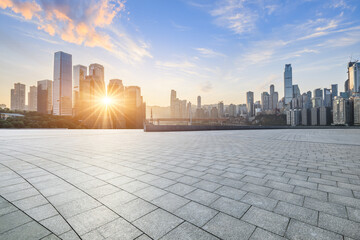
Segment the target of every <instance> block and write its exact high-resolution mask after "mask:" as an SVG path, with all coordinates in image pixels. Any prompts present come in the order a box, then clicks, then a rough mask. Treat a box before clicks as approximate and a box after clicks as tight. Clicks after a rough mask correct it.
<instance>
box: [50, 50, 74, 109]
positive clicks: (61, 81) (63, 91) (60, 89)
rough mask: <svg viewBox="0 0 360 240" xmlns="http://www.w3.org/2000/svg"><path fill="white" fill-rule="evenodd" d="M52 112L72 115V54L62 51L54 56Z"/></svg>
mask: <svg viewBox="0 0 360 240" xmlns="http://www.w3.org/2000/svg"><path fill="white" fill-rule="evenodd" d="M53 114H54V115H60V116H71V115H72V56H71V54H68V53H64V52H56V53H55V56H54V84H53Z"/></svg>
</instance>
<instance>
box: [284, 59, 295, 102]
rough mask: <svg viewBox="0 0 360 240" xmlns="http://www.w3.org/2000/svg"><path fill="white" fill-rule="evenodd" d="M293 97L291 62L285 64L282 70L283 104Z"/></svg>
mask: <svg viewBox="0 0 360 240" xmlns="http://www.w3.org/2000/svg"><path fill="white" fill-rule="evenodd" d="M292 97H293V86H292V67H291V64H285V71H284V99H285V104H289V103H290V102H291V99H292Z"/></svg>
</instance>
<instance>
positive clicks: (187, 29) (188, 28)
mask: <svg viewBox="0 0 360 240" xmlns="http://www.w3.org/2000/svg"><path fill="white" fill-rule="evenodd" d="M171 24H172V25H173V27H174V28H176V29H177V30H178V31H182V32H184V31H189V30H191V27H188V26H183V25H179V24H176V23H175V22H173V21H171Z"/></svg>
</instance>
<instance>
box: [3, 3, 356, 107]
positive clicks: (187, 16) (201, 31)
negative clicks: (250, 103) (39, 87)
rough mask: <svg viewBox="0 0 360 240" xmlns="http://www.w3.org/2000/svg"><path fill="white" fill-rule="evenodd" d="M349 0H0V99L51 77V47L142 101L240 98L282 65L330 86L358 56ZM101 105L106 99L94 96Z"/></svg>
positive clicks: (308, 86) (275, 76) (273, 78)
mask: <svg viewBox="0 0 360 240" xmlns="http://www.w3.org/2000/svg"><path fill="white" fill-rule="evenodd" d="M359 7H360V1H358V0H323V1H321V0H318V1H316V0H315V1H309V0H294V1H280V0H257V1H246V0H218V1H217V0H215V1H201V0H199V1H196V0H171V1H149V0H136V1H121V0H116V1H107V0H100V1H87V0H86V1H85V0H78V1H55V0H54V1H51V0H49V1H38V0H36V1H26V0H24V1H13V0H5V1H4V0H1V1H0V56H1V57H0V65H1V67H0V76H1V80H0V104H1V103H4V104H6V105H8V106H9V105H10V89H11V88H12V87H13V84H14V83H15V82H21V83H24V84H26V92H28V91H29V86H32V85H36V83H37V81H39V80H44V79H50V80H53V67H54V66H53V64H54V63H53V61H54V52H57V51H64V52H66V53H70V54H71V55H72V63H73V65H77V64H82V65H84V66H89V64H91V63H99V64H102V65H103V66H104V68H105V81H106V83H108V81H109V80H110V79H113V78H117V79H121V80H123V83H124V85H128V86H140V87H141V93H142V95H143V96H144V101H145V102H146V104H147V105H148V106H149V105H160V106H168V105H169V104H170V103H169V100H170V90H171V89H175V90H176V91H177V94H178V97H179V98H181V99H187V100H188V101H191V102H192V103H193V104H195V103H196V97H197V96H198V95H201V97H202V102H203V104H208V103H218V102H219V101H224V103H225V104H230V103H234V104H239V103H245V97H246V92H247V91H253V92H254V94H255V96H254V98H255V100H259V99H260V93H261V92H263V91H269V85H270V84H274V85H275V90H276V91H278V92H279V98H281V97H283V95H284V90H283V87H284V85H283V72H284V65H285V64H287V63H291V64H292V68H293V84H298V85H299V88H300V90H301V92H305V91H308V90H311V91H312V90H314V89H315V88H325V87H330V84H339V91H343V88H344V81H345V80H346V79H347V65H346V64H347V62H349V60H351V59H353V60H356V59H359V58H360V15H359ZM104 103H106V104H109V100H104Z"/></svg>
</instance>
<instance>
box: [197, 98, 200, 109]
mask: <svg viewBox="0 0 360 240" xmlns="http://www.w3.org/2000/svg"><path fill="white" fill-rule="evenodd" d="M197 108H201V96H198V97H197Z"/></svg>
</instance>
